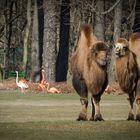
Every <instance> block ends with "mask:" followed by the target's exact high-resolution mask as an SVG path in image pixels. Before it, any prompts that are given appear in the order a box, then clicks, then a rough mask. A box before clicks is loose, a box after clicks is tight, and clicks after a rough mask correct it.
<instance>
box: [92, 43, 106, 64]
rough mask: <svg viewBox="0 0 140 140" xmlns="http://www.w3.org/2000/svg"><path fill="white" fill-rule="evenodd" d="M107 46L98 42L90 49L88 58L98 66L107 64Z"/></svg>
mask: <svg viewBox="0 0 140 140" xmlns="http://www.w3.org/2000/svg"><path fill="white" fill-rule="evenodd" d="M107 53H108V45H107V44H106V43H104V42H102V41H98V42H96V43H95V44H93V45H92V46H91V47H90V56H91V58H92V59H94V61H95V62H96V63H97V64H98V65H100V66H105V65H106V64H107Z"/></svg>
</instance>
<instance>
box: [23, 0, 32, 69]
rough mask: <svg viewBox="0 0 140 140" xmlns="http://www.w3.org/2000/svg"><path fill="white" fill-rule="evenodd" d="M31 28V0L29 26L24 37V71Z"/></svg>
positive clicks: (28, 17)
mask: <svg viewBox="0 0 140 140" xmlns="http://www.w3.org/2000/svg"><path fill="white" fill-rule="evenodd" d="M30 28H31V0H28V1H27V24H26V29H25V36H24V44H23V45H24V46H23V48H24V52H23V71H25V70H26V65H27V60H28V45H29V44H28V43H29V42H28V41H29V33H30Z"/></svg>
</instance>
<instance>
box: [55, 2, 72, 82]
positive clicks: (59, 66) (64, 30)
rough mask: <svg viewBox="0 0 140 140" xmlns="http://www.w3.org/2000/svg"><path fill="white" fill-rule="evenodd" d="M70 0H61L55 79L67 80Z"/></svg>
mask: <svg viewBox="0 0 140 140" xmlns="http://www.w3.org/2000/svg"><path fill="white" fill-rule="evenodd" d="M69 4H70V1H69V0H62V5H61V15H60V18H61V19H60V47H59V52H58V57H57V63H56V81H66V80H67V70H68V55H69V27H70V5H69Z"/></svg>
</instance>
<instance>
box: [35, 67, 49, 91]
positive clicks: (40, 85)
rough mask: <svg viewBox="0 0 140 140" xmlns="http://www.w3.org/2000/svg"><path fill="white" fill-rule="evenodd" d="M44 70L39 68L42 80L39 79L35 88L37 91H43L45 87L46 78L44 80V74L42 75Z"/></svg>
mask: <svg viewBox="0 0 140 140" xmlns="http://www.w3.org/2000/svg"><path fill="white" fill-rule="evenodd" d="M44 72H45V71H44V70H43V69H42V70H41V75H42V80H41V81H40V83H39V84H38V87H37V89H38V90H39V91H43V90H44V89H45V87H46V83H47V82H46V80H45V76H44Z"/></svg>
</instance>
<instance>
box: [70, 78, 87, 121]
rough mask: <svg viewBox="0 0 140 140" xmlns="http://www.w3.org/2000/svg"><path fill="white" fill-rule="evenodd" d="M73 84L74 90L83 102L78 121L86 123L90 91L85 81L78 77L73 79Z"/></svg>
mask: <svg viewBox="0 0 140 140" xmlns="http://www.w3.org/2000/svg"><path fill="white" fill-rule="evenodd" d="M72 83H73V87H74V89H75V90H76V92H77V93H78V94H79V96H80V102H81V111H80V113H79V116H78V118H77V121H80V120H83V121H86V120H87V107H88V90H87V87H86V84H85V81H84V79H82V78H80V77H79V76H77V77H73V80H72Z"/></svg>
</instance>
